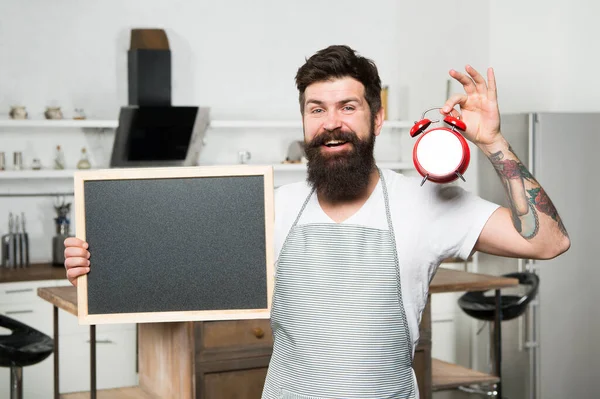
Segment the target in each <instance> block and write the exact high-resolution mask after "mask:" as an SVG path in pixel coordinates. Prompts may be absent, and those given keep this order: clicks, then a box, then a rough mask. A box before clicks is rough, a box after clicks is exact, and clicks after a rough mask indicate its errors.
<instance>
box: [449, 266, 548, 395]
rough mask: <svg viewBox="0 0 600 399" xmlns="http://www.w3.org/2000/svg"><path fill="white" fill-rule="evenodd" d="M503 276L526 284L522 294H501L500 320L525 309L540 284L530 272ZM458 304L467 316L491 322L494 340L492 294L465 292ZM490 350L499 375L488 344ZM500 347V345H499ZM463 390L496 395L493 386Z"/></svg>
mask: <svg viewBox="0 0 600 399" xmlns="http://www.w3.org/2000/svg"><path fill="white" fill-rule="evenodd" d="M503 277H509V278H516V279H518V280H519V285H524V286H527V289H526V291H525V293H524V294H523V295H501V296H500V299H501V309H500V314H501V319H500V320H502V321H506V320H512V319H515V318H517V317H519V316H521V315H522V314H523V313H525V310H527V305H529V303H530V302H531V301H532V300H533V299H534V298H535V297H536V295H537V293H538V289H539V285H540V278H539V276H538V275H537V274H534V273H531V272H518V273H508V274H504V275H503ZM458 305H459V306H460V308H461V309H462V310H463V311H464V312H465V313H466V314H468V315H469V316H471V317H474V318H476V319H478V320H484V321H490V322H492V326H493V328H491V329H490V343H491V342H494V339H493V337H494V336H495V331H494V330H495V328H497V326H495V317H496V298H495V297H493V296H486V295H485V291H473V292H467V293H465V294H464V295H462V296H461V297H460V298H459V299H458ZM496 345H501V342H496ZM490 347H491V348H492V350H491V351H490V357H491V360H492V364H493V365H494V366H495V367H494V370H493V373H494V374H495V375H500V373H499V370H497V367H496V365H497V364H498V363H497V362H496V359H495V353H496V352H495V350H494V348H493V345H490ZM500 348H501V347H500ZM460 389H461V390H463V391H466V392H470V393H479V394H482V395H485V396H496V393H495V387H491V388H485V387H476V388H473V387H461V388H460Z"/></svg>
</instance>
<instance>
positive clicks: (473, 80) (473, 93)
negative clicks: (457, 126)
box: [441, 65, 502, 147]
mask: <svg viewBox="0 0 600 399" xmlns="http://www.w3.org/2000/svg"><path fill="white" fill-rule="evenodd" d="M465 70H466V72H467V74H468V75H466V74H463V73H460V72H458V71H455V70H454V69H452V70H450V76H452V77H453V78H454V79H456V80H457V81H458V82H459V83H460V84H462V85H463V88H464V89H465V94H455V95H453V96H452V97H450V98H449V99H448V101H446V104H444V106H443V107H442V110H441V112H442V114H444V115H448V114H450V115H452V116H454V117H457V116H458V117H460V119H461V120H462V121H463V122H464V123H465V124H466V125H467V130H466V131H465V132H464V136H465V137H466V138H467V139H468V140H470V141H472V142H473V143H474V144H476V145H477V146H479V147H486V146H489V145H493V144H494V143H496V142H497V141H498V140H500V139H502V135H501V134H500V111H499V109H498V102H497V92H496V78H495V77H494V70H493V69H492V68H488V70H487V83H486V81H485V79H484V78H483V76H481V75H480V74H479V72H477V71H476V70H475V69H474V68H473V67H471V66H470V65H467V66H466V68H465ZM456 105H459V106H460V112H459V111H457V110H456V109H454V107H455V106H456Z"/></svg>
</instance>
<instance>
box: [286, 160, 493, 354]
mask: <svg viewBox="0 0 600 399" xmlns="http://www.w3.org/2000/svg"><path fill="white" fill-rule="evenodd" d="M382 173H383V176H384V178H385V182H386V186H387V191H388V197H389V205H390V213H391V218H392V224H393V227H394V233H395V236H396V246H397V249H398V260H399V266H400V279H401V286H402V299H403V302H404V307H405V309H406V317H407V319H408V320H407V321H408V326H409V330H410V334H411V339H412V342H413V348H412V349H413V353H414V349H415V347H416V344H417V343H418V340H419V323H420V322H421V315H422V312H423V309H424V308H425V305H426V302H427V295H428V291H429V283H430V281H431V279H432V278H433V275H434V274H435V272H436V270H437V267H438V266H439V264H440V263H441V262H442V261H443V260H444V259H447V258H452V257H458V258H462V259H467V258H468V257H469V255H470V254H471V251H472V250H473V247H474V245H475V243H476V241H477V238H478V237H479V234H480V233H481V230H482V229H483V226H484V225H485V223H486V221H487V220H488V218H489V217H490V216H491V214H492V213H493V212H494V211H495V210H496V209H497V208H498V205H496V204H493V203H491V202H488V201H486V200H483V199H482V198H480V197H478V196H475V195H473V194H471V193H469V192H467V191H465V190H464V189H462V188H461V187H459V186H453V185H439V184H435V183H431V182H426V183H425V184H424V185H423V186H420V183H421V179H420V178H417V177H407V176H404V175H402V174H399V173H396V172H394V171H392V170H388V169H382ZM310 191H311V187H310V186H309V184H308V183H307V182H298V183H292V184H287V185H284V186H281V187H279V188H277V189H276V190H275V237H274V243H275V254H276V259H277V258H279V254H280V252H281V249H282V246H283V243H284V241H285V239H286V237H287V235H288V233H289V231H290V228H291V227H292V224H293V223H294V220H296V217H297V215H298V212H299V211H300V209H301V208H302V204H303V203H304V201H305V200H306V197H307V196H308V194H309V193H310ZM308 223H335V222H334V221H333V220H332V219H330V218H329V217H328V216H327V214H325V212H324V211H323V210H322V208H321V206H320V205H319V202H318V200H317V196H316V195H313V196H312V197H311V199H310V201H309V202H308V204H307V205H306V208H305V209H304V212H303V214H302V217H301V218H300V220H299V222H298V225H302V224H308ZM342 224H353V225H363V226H367V227H374V228H378V229H383V230H388V224H387V217H386V214H385V202H384V197H383V188H382V186H381V180H380V181H379V182H378V184H377V187H376V188H375V190H374V191H373V194H372V195H371V196H370V197H369V199H368V200H367V201H366V202H365V204H364V205H363V206H362V208H361V209H360V210H359V211H358V212H356V213H355V214H354V215H352V216H351V217H350V218H348V219H347V220H345V221H344V222H342Z"/></svg>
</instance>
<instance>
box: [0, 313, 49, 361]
mask: <svg viewBox="0 0 600 399" xmlns="http://www.w3.org/2000/svg"><path fill="white" fill-rule="evenodd" d="M0 327H4V328H7V329H9V330H11V334H4V335H2V334H0V367H26V366H31V365H33V364H36V363H39V362H41V361H42V360H44V359H46V358H47V357H48V356H50V354H52V351H53V349H54V342H53V340H52V338H50V337H49V336H47V335H46V334H44V333H42V332H40V331H38V330H36V329H34V328H31V327H29V326H28V325H26V324H23V323H21V322H19V321H17V320H15V319H12V318H10V317H7V316H4V315H0Z"/></svg>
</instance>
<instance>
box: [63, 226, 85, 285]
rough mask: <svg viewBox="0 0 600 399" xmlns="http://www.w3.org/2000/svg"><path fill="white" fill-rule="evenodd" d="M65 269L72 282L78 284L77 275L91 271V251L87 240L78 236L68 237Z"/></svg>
mask: <svg viewBox="0 0 600 399" xmlns="http://www.w3.org/2000/svg"><path fill="white" fill-rule="evenodd" d="M65 269H67V278H68V279H69V281H70V282H71V284H73V285H74V286H77V277H79V276H82V275H84V274H87V273H88V272H89V271H90V252H89V251H88V243H87V242H85V241H82V240H80V239H79V238H76V237H68V238H67V239H66V240H65Z"/></svg>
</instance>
